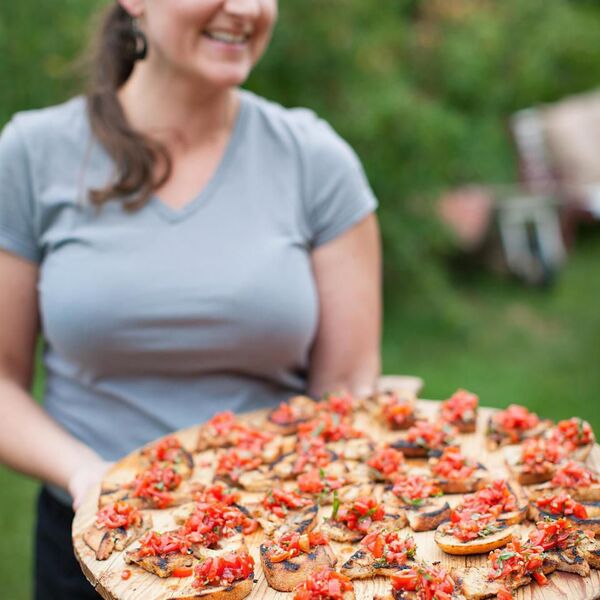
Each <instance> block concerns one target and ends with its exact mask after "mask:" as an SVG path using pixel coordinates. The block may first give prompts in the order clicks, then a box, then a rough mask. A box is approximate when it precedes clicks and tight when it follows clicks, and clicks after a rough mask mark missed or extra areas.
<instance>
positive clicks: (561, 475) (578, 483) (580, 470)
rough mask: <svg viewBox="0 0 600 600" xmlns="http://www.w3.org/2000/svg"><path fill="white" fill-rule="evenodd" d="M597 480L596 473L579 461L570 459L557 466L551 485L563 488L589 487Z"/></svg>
mask: <svg viewBox="0 0 600 600" xmlns="http://www.w3.org/2000/svg"><path fill="white" fill-rule="evenodd" d="M598 481H599V479H598V474H597V473H595V472H594V471H592V470H591V469H588V468H587V467H585V465H582V464H581V463H578V462H575V461H573V460H570V461H568V462H566V463H565V464H563V465H561V466H560V467H559V468H558V470H557V471H556V473H555V474H554V477H553V478H552V485H554V486H556V487H564V488H572V487H589V486H591V485H592V484H593V483H598Z"/></svg>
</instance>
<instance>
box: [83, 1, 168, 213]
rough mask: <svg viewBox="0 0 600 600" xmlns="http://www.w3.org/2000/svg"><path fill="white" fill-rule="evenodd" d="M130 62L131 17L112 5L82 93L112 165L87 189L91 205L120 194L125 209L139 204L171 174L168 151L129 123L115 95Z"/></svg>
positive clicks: (132, 48)
mask: <svg viewBox="0 0 600 600" xmlns="http://www.w3.org/2000/svg"><path fill="white" fill-rule="evenodd" d="M135 61H136V36H135V34H134V29H133V24H132V19H131V16H130V15H129V14H128V13H127V11H126V10H125V9H124V8H123V7H122V6H121V5H120V4H118V3H115V4H114V5H113V6H111V7H110V8H109V9H107V11H106V12H105V13H104V16H103V22H102V24H101V27H100V31H99V36H98V39H97V41H96V47H95V49H94V52H93V57H92V64H91V74H90V86H89V90H88V92H87V107H88V114H89V119H90V123H91V127H92V131H93V133H94V135H95V136H96V138H97V139H98V140H99V141H100V143H101V144H102V145H103V146H104V148H105V150H106V151H107V152H108V154H109V155H110V156H111V157H112V158H113V160H114V162H115V165H116V177H115V179H114V180H113V181H112V182H111V183H109V184H108V185H107V186H106V187H104V188H101V189H95V190H91V191H90V199H91V201H92V203H94V204H96V205H98V206H100V205H102V204H103V203H104V202H107V201H109V200H112V199H115V198H121V199H123V200H125V202H124V205H125V207H126V208H127V209H128V210H135V209H137V208H140V207H141V206H143V205H144V204H145V203H146V202H147V201H148V199H149V198H150V195H151V194H152V192H153V191H154V190H155V189H156V188H158V187H160V186H161V185H162V184H163V183H165V181H167V179H168V178H169V176H170V174H171V158H170V156H169V153H168V151H167V149H166V148H165V147H164V146H163V145H162V144H160V143H159V142H157V141H154V140H151V139H150V138H148V137H146V136H145V135H143V134H141V133H139V132H137V131H135V130H134V129H133V128H132V127H131V125H130V124H129V123H128V121H127V118H126V116H125V113H124V112H123V108H122V107H121V104H120V102H119V100H118V98H117V90H118V89H119V88H120V87H121V85H123V84H124V83H125V82H126V81H127V79H128V78H129V76H130V75H131V72H132V71H133V66H134V64H135ZM157 166H158V167H159V168H158V169H157Z"/></svg>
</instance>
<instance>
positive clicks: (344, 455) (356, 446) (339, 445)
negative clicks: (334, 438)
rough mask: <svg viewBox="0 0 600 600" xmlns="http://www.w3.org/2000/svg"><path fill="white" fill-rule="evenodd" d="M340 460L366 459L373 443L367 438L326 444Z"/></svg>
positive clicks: (373, 447) (371, 452) (373, 446)
mask: <svg viewBox="0 0 600 600" xmlns="http://www.w3.org/2000/svg"><path fill="white" fill-rule="evenodd" d="M327 447H328V448H329V449H330V450H332V451H333V452H334V453H335V454H336V455H337V456H339V458H340V459H342V460H355V461H366V460H367V459H368V458H369V457H370V456H371V455H372V454H373V450H374V449H375V444H374V443H373V442H372V441H371V440H370V439H368V438H354V439H351V440H340V441H339V442H332V443H330V444H328V445H327Z"/></svg>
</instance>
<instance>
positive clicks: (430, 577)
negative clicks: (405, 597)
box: [390, 566, 454, 600]
mask: <svg viewBox="0 0 600 600" xmlns="http://www.w3.org/2000/svg"><path fill="white" fill-rule="evenodd" d="M390 579H391V583H392V589H393V590H394V591H396V592H416V593H417V598H419V600H432V599H435V600H451V599H452V595H453V594H454V581H453V579H452V577H450V575H448V573H446V571H445V570H444V569H442V568H441V567H433V566H432V567H425V566H422V567H421V566H414V567H410V568H409V569H402V570H401V571H398V572H397V573H394V574H393V575H392V576H391V577H390Z"/></svg>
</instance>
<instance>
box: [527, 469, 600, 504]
mask: <svg viewBox="0 0 600 600" xmlns="http://www.w3.org/2000/svg"><path fill="white" fill-rule="evenodd" d="M563 492H565V493H568V494H569V495H570V496H571V498H573V500H577V501H578V502H600V475H599V474H598V473H597V472H596V471H594V470H592V469H590V468H588V467H586V466H585V465H583V464H581V463H579V462H576V461H573V460H570V461H566V462H565V463H563V464H561V465H560V466H558V467H557V469H556V472H555V473H554V476H553V477H552V479H551V480H550V481H548V482H546V483H542V484H541V485H537V486H532V487H529V488H527V494H528V495H529V497H530V498H533V499H535V498H539V497H540V496H548V495H551V494H560V493H563Z"/></svg>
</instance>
